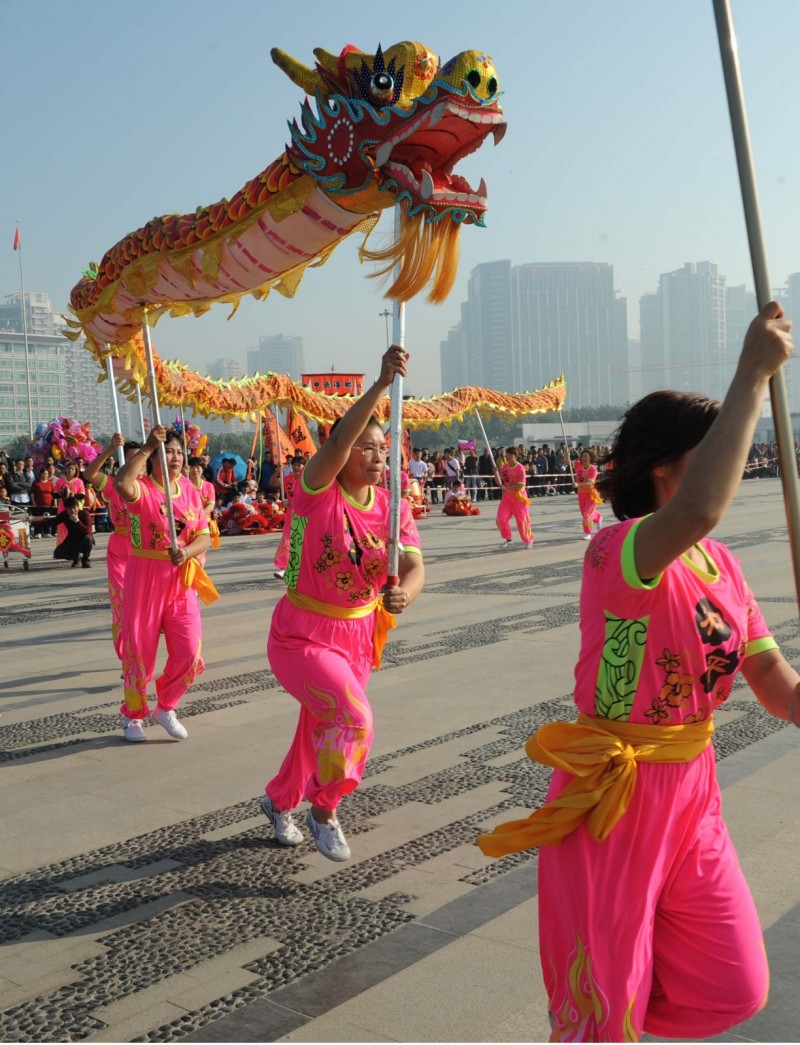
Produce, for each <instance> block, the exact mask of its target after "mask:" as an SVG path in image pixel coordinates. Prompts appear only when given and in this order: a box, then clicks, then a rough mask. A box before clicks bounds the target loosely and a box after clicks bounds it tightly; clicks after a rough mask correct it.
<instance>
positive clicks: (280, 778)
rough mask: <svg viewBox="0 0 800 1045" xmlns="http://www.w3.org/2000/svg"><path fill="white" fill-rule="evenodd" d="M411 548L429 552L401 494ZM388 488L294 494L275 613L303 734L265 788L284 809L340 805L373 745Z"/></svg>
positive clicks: (277, 648)
mask: <svg viewBox="0 0 800 1045" xmlns="http://www.w3.org/2000/svg"><path fill="white" fill-rule="evenodd" d="M400 511H401V528H400V540H401V542H402V546H403V551H404V552H411V553H414V554H421V552H420V548H419V535H418V533H417V527H416V524H415V523H414V520H413V518H412V516H411V510H410V508H409V506H408V504H407V503H406V502H401V507H400ZM388 536H389V494H388V492H387V491H386V490H384V489H382V488H379V487H372V488H371V493H370V499H369V503H368V504H367V505H363V504H358V503H357V502H356V501H354V500H353V499H352V498H351V497H350V496H349V495H348V494H347V493H345V491H344V490H343V489H342V488H341V486H340V485H339V484H338V482H334V483H332V484H331V485H330V486H327V487H326V488H325V489H324V490H317V491H310V490H307V489H306V487H305V484H304V483H303V482H302V480H301V482H300V483H299V484H298V488H297V490H296V493H295V496H294V515H293V519H292V533H291V552H290V555H289V565H288V568H287V570H286V583H287V593H286V595H284V596H283V598H281V599H280V601H279V602H278V604H277V606H276V607H275V611H274V613H273V615H272V626H271V627H270V632H269V639H268V642H267V656H268V658H269V662H270V666H271V667H272V670H273V671H274V673H275V677H276V678H277V679H278V681H279V682H280V684H281V685H282V686H283V688H284V689H285V690H286V691H287V692H288V693H290V694H291V695H292V696H293V697H294V698H295V699H296V700H297V701H299V703H300V719H299V721H298V724H297V730H296V732H295V736H294V740H293V741H292V745H291V747H290V748H289V751H288V753H287V755H286V758H285V759H284V761H283V765H282V766H281V768H280V770H279V771H278V773H277V775H276V776H275V777H273V779H272V780H270V781H269V783H268V784H267V786H266V788H265V791H266V793H267V794H268V795H269V797H270V798H271V800H272V803H273V805H274V807H275V808H276V809H280V810H285V809H294V808H296V807H297V806H298V805H299V804H300V802H301V801H302V800H303V798H304V797H305V798H307V799H308V800H309V802H311V803H312V804H313V805H316V806H318V807H319V808H320V809H329V810H334V809H336V807H337V806H338V804H339V801H340V800H341V798H342V797H343V796H344V795H347V794H349V793H350V792H351V791H354V790H355V788H356V787H358V784H359V782H360V781H361V776H362V774H363V772H364V766H365V764H366V761H367V755H368V754H369V749H370V746H371V744H372V737H373V725H372V709H371V708H370V705H369V701H368V699H367V694H366V686H367V681H368V679H369V676H370V671H371V670H372V666H373V642H374V640H375V633H376V627H377V626H378V623H379V621H378V616H377V613H376V602H377V598H378V593H379V592H380V590H381V588H382V587H383V586H384V585H385V583H386V564H387V540H388Z"/></svg>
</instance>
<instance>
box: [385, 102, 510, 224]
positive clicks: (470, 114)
mask: <svg viewBox="0 0 800 1045" xmlns="http://www.w3.org/2000/svg"><path fill="white" fill-rule="evenodd" d="M505 131H506V123H505V120H504V119H503V114H502V112H501V110H500V109H499V108H496V107H494V106H482V107H477V106H471V105H469V104H467V103H465V102H464V101H463V100H461V99H456V98H447V99H445V100H443V101H440V102H437V103H436V104H435V105H432V106H431V108H430V110H428V111H426V112H425V113H423V114H422V115H421V116H418V117H416V118H412V119H411V120H410V121H409V122H408V123H407V124H403V125H401V126H400V127H398V129H397V132H396V133H395V134H394V135H392V136H391V137H389V138H387V139H386V140H385V141H384V142H382V143H381V144H380V145H379V146H378V147H377V149H376V150H375V155H374V157H373V162H374V163H375V167H376V169H377V171H378V174H379V177H380V179H381V181H382V182H387V181H389V180H394V181H395V182H397V184H398V186H400V188H401V190H405V191H406V192H408V194H409V195H410V196H411V198H412V201H413V204H412V207H413V206H420V207H423V208H429V209H431V210H433V211H434V212H436V213H439V212H442V211H445V210H452V209H458V210H468V211H472V212H473V213H474V214H475V215H476V216H478V217H480V216H481V215H482V214H483V213H484V211H485V210H486V207H487V190H486V183H485V181H484V180H483V179H481V183H480V185H479V186H478V188H477V189H475V188H473V187H472V186H471V185H470V183H469V182H468V181H467V179H466V178H464V177H462V176H461V175H459V174H454V173H453V169H454V167H455V166H456V164H457V163H458V162H459V161H460V160H462V159H464V157H465V156H469V155H470V153H473V152H475V151H476V150H477V149H479V148H480V147H481V145H483V143H484V141H485V140H486V138H487V137H488V136H489V135H490V134H491V135H492V136H493V137H494V141H495V144H497V143H498V142H499V141H500V140H501V139H502V137H503V135H504V134H505Z"/></svg>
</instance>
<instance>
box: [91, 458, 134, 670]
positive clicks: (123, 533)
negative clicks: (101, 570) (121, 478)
mask: <svg viewBox="0 0 800 1045" xmlns="http://www.w3.org/2000/svg"><path fill="white" fill-rule="evenodd" d="M99 479H100V485H99V486H98V490H99V491H100V493H101V494H102V495H103V497H104V498H105V500H106V503H107V504H108V517H109V519H110V520H111V522H112V523H113V525H114V532H113V533H112V534H111V536H110V537H109V538H108V547H107V548H106V569H107V570H108V601H109V603H110V605H111V639H112V641H113V643H114V650H115V652H116V654H117V656H118V657H119V659H120V660H122V592H123V587H124V583H125V568H126V566H127V565H128V558H129V556H130V549H131V544H130V538H129V536H128V506H127V504H126V503H125V501H123V499H122V498H121V497H120V495H119V494H118V493H117V490H116V487H115V486H114V483H113V481H112V480H111V478H110V477H109V476H107V475H104V474H102V473H101V475H100V476H99Z"/></svg>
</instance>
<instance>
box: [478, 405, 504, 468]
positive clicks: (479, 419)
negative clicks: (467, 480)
mask: <svg viewBox="0 0 800 1045" xmlns="http://www.w3.org/2000/svg"><path fill="white" fill-rule="evenodd" d="M475 416H476V417H477V418H478V424H479V425H480V426H481V433H482V435H483V441H484V443H485V444H486V449H487V450H488V451H489V460H490V461H491V462H492V471H493V472H494V475H495V479H496V480H497V485H498V486H499V487H502V485H503V484H502V482H501V481H500V473H499V472H498V471H497V462H496V461H495V459H494V454H493V453H492V446H491V443H490V442H489V436H488V435H487V434H486V429H485V428H484V427H483V418H482V417H481V415H480V414H479V413H478V408H477V406H476V407H475Z"/></svg>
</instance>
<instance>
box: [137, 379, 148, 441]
mask: <svg viewBox="0 0 800 1045" xmlns="http://www.w3.org/2000/svg"><path fill="white" fill-rule="evenodd" d="M136 405H137V406H138V407H139V431H140V432H141V433H142V443H144V442H145V441H146V440H147V432H145V430H144V410H143V409H142V390H141V388H140V387H139V386H138V385H137V386H136Z"/></svg>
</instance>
